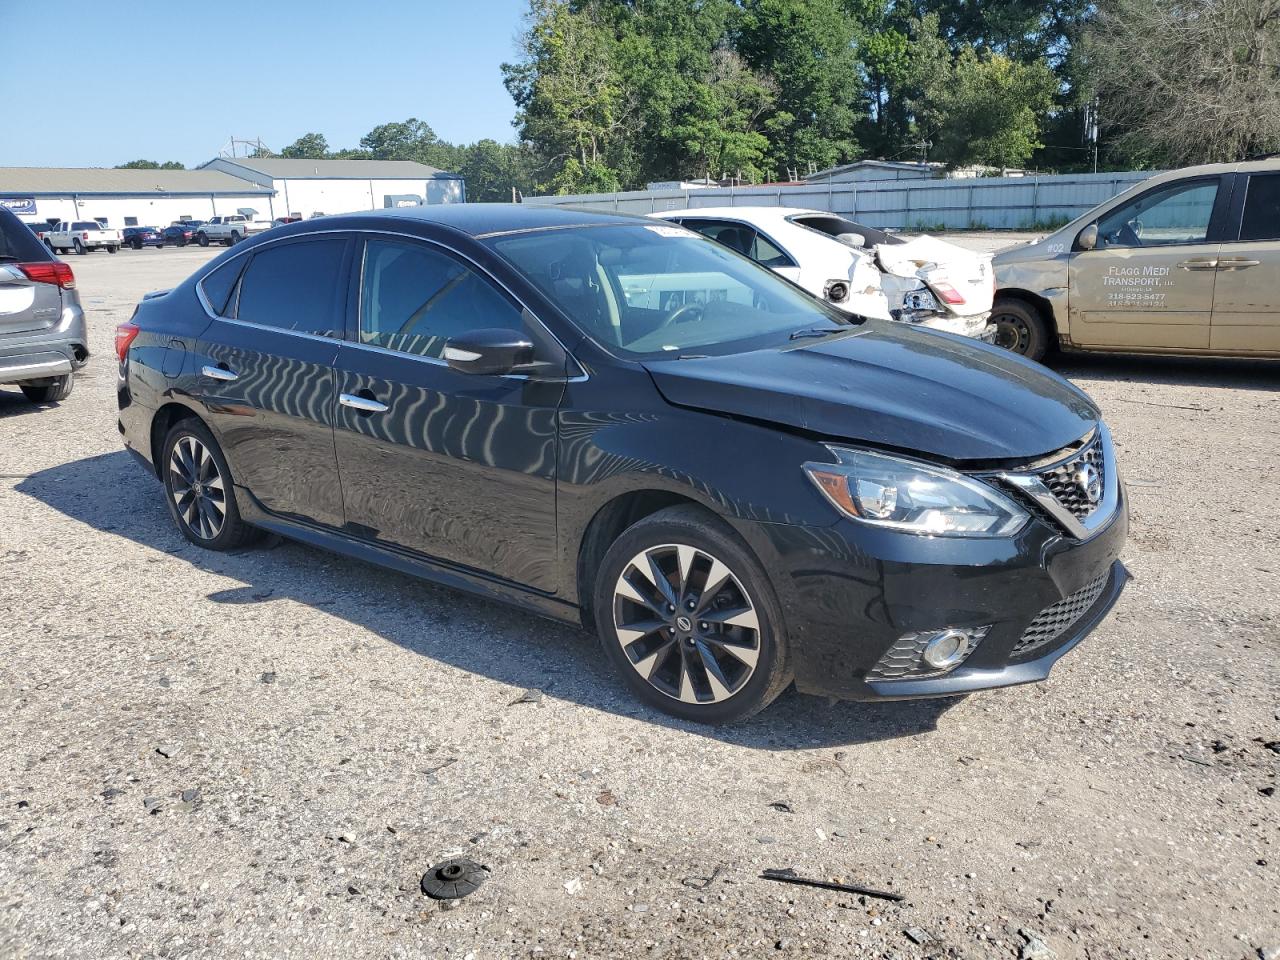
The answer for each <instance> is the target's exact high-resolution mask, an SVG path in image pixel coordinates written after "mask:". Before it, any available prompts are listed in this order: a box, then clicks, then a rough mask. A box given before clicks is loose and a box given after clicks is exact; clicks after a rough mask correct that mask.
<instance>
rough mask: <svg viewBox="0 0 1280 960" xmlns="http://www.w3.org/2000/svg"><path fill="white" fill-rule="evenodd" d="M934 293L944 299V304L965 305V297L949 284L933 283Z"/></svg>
mask: <svg viewBox="0 0 1280 960" xmlns="http://www.w3.org/2000/svg"><path fill="white" fill-rule="evenodd" d="M930 286H931V287H933V292H934V293H936V294H937V295H938V296H940V297H941V298H942V301H943V303H964V297H962V296H961V295H960V291H959V290H957V289H956V288H955V287H953V286H952V285H951V284H949V283H931V284H930Z"/></svg>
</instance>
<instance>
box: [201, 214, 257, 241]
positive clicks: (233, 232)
mask: <svg viewBox="0 0 1280 960" xmlns="http://www.w3.org/2000/svg"><path fill="white" fill-rule="evenodd" d="M270 229H271V221H270V220H250V219H249V217H247V216H246V215H244V214H242V213H236V214H232V215H231V216H229V217H214V218H213V219H212V220H207V221H205V222H204V223H202V224H200V230H199V232H197V233H196V243H198V244H200V246H202V247H207V246H208V245H209V244H210V243H212V242H221V243H222V244H224V245H225V246H228V247H230V246H232V245H233V244H237V243H239V242H240V241H241V240H243V239H244V238H245V237H247V236H249V235H250V234H253V233H261V232H262V231H263V230H270Z"/></svg>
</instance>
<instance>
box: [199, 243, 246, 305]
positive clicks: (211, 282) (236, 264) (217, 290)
mask: <svg viewBox="0 0 1280 960" xmlns="http://www.w3.org/2000/svg"><path fill="white" fill-rule="evenodd" d="M248 262H249V258H248V257H236V258H235V259H234V260H228V261H227V262H226V263H224V264H223V265H222V266H220V267H218V269H217V270H214V271H213V273H211V274H209V275H208V276H207V277H205V278H204V279H203V280H201V281H200V292H201V293H203V294H204V298H205V299H206V300H208V301H209V307H210V309H212V310H213V312H214V313H215V314H217V315H218V316H220V317H221V316H226V313H227V303H228V302H229V301H230V300H231V291H232V290H234V289H235V288H236V281H237V280H239V279H240V274H241V273H243V272H244V265H245V264H246V263H248Z"/></svg>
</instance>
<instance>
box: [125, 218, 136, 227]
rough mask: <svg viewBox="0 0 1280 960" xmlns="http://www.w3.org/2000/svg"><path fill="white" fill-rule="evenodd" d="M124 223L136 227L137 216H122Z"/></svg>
mask: <svg viewBox="0 0 1280 960" xmlns="http://www.w3.org/2000/svg"><path fill="white" fill-rule="evenodd" d="M124 225H125V226H126V227H136V226H137V225H138V218H137V217H125V218H124Z"/></svg>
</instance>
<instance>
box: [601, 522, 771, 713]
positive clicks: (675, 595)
mask: <svg viewBox="0 0 1280 960" xmlns="http://www.w3.org/2000/svg"><path fill="white" fill-rule="evenodd" d="M682 551H686V552H687V556H688V559H687V560H686V559H685V556H686V553H682ZM641 556H644V557H645V558H646V561H647V562H648V563H651V564H656V566H657V568H658V570H659V573H660V574H663V575H664V576H663V579H666V588H665V589H664V588H662V587H659V586H657V583H658V576H657V575H655V574H653V573H652V572H645V573H644V574H643V576H641V575H640V573H639V571H640V567H639V566H637V565H636V563H635V561H637V560H639V559H640V557H641ZM717 562H718V563H719V564H721V565H722V566H723V567H724V568H727V571H728V576H726V577H720V576H719V573H718V572H717V571H718V568H717V567H716V566H715V564H716V563H717ZM713 572H717V579H718V585H717V586H714V587H711V588H710V590H711V592H710V594H709V595H707V594H706V593H705V591H706V590H707V589H708V586H709V584H708V582H707V581H709V580H710V578H711V576H712V574H713ZM624 574H625V575H627V580H626V581H625V584H626V585H627V586H631V589H633V590H634V589H635V586H638V587H639V589H640V590H643V591H645V592H646V593H648V594H649V596H650V598H651V600H642V601H641V602H640V603H637V602H635V601H633V600H632V599H631V598H629V597H628V596H626V595H625V593H624V592H620V591H622V590H624V589H625V587H624V582H623V579H622V578H623V576H624ZM672 578H674V582H672ZM633 584H635V586H632V585H633ZM650 588H651V589H650ZM664 595H666V596H667V599H668V601H671V600H674V603H671V602H667V603H664V602H663V601H662V597H663V596H664ZM636 596H640V594H639V593H636ZM691 597H692V599H690V598H691ZM653 600H656V605H655V603H654V602H652V601H653ZM690 603H693V604H694V606H692V607H690V606H688V604H690ZM593 606H594V611H595V620H596V631H597V633H598V635H599V637H600V643H601V646H602V647H603V648H604V651H605V656H606V657H608V658H609V660H610V661H611V662H612V663H613V665H614V667H615V668H616V669H617V670H618V672H619V673H620V674H621V675H622V679H623V681H624V682H625V683H626V685H627V686H628V687H629V688H630V689H631V691H632V693H634V694H635V695H636V697H638V698H639V699H640V700H643V701H644V702H645V703H647V704H649V705H650V706H653V707H656V708H658V709H659V710H662V711H664V712H666V713H670V714H672V715H673V716H677V717H680V718H682V719H685V720H692V721H694V722H697V723H709V724H717V723H732V722H735V721H738V720H743V719H745V718H747V717H749V716H751V715H752V714H755V713H758V712H759V711H761V710H763V709H764V708H765V707H767V706H768V705H769V704H770V703H772V702H773V701H774V700H775V699H776V698H777V696H778V695H779V694H780V693H782V691H783V690H785V689H786V688H787V686H788V685H789V684H790V683H791V668H790V662H789V658H788V651H787V641H786V635H785V628H784V625H783V620H782V611H781V607H780V605H779V604H778V599H777V597H776V596H775V595H774V591H773V586H772V584H770V582H769V577H768V575H767V574H766V573H765V571H764V568H763V567H762V566H761V565H760V562H759V560H757V559H756V557H755V555H754V554H753V553H752V552H751V549H750V548H749V547H748V546H747V544H746V543H745V542H743V540H742V539H741V538H740V537H739V536H738V535H737V534H736V533H735V532H734V531H733V530H732V529H731V528H729V527H728V526H726V525H725V524H723V523H722V522H721V521H720V520H718V519H717V518H716V517H715V516H714V515H712V514H711V513H709V512H708V511H705V510H703V509H701V508H699V507H693V506H680V507H669V508H667V509H665V510H660V511H659V512H657V513H655V514H653V515H652V516H649V517H646V518H645V519H643V520H640V521H639V522H637V523H635V524H633V525H632V526H630V527H628V528H627V529H626V530H625V531H624V532H623V533H622V535H621V536H619V537H618V539H617V540H616V541H615V542H614V543H613V545H612V546H610V547H609V549H608V551H607V552H606V553H605V556H604V560H603V561H602V562H601V564H600V568H599V572H598V573H597V575H596V582H595V589H594V601H593ZM659 607H661V608H663V609H661V610H660V609H658V608H659ZM700 615H701V616H700ZM703 616H705V617H707V620H706V621H705V622H703V621H702V619H701V618H702V617H703ZM633 618H635V622H637V623H638V624H639V623H644V624H645V625H646V626H648V625H649V624H651V623H654V622H658V620H659V618H661V622H662V623H663V624H666V625H664V626H658V627H656V628H654V629H650V630H648V632H643V631H637V632H636V636H634V637H631V638H630V639H627V640H626V641H625V648H624V640H623V638H622V637H621V636H620V634H619V623H620V622H621V623H626V622H629V621H631V620H632V619H633ZM668 621H669V622H668ZM735 623H736V624H738V625H735ZM750 623H754V624H755V626H754V627H751V626H749V625H748V624H750ZM623 629H625V627H624V628H623ZM723 641H728V642H723ZM733 651H736V653H734V652H733ZM751 657H754V663H751V662H749V661H750V658H751ZM646 665H647V674H646V676H641V673H640V672H639V671H640V670H641V669H642V667H644V666H646ZM712 667H714V672H713V670H712V669H711V668H712ZM717 675H718V676H719V680H716V676H717ZM713 684H714V685H713ZM715 685H718V686H719V688H720V689H719V690H718V691H717V690H716V689H715ZM690 697H692V700H690V699H689V698H690Z"/></svg>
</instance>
